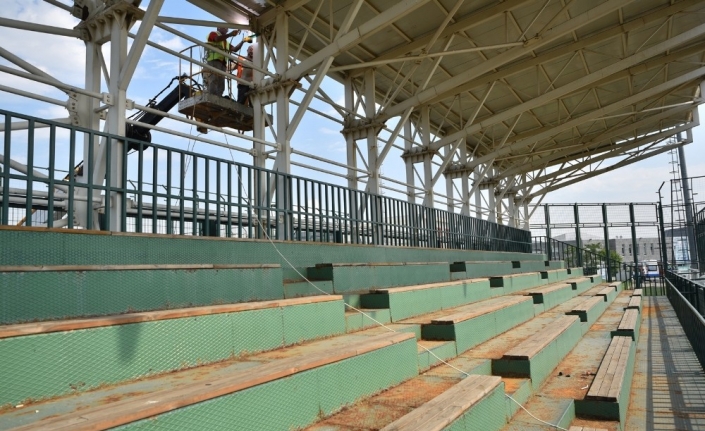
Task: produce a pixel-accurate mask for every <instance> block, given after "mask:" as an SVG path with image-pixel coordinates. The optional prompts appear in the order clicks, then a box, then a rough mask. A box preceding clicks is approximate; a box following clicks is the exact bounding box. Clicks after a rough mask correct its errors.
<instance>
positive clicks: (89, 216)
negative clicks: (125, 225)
mask: <svg viewBox="0 0 705 431" xmlns="http://www.w3.org/2000/svg"><path fill="white" fill-rule="evenodd" d="M94 142H95V135H94V134H93V132H88V160H84V161H83V169H84V171H85V172H86V175H85V176H84V178H86V183H87V184H88V192H87V193H86V224H87V225H88V226H86V229H93V209H94V207H95V203H94V202H93V172H94V167H93V159H94V158H95V157H94V148H93V143H94ZM72 174H74V175H75V172H72Z"/></svg>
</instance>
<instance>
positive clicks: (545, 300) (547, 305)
mask: <svg viewBox="0 0 705 431" xmlns="http://www.w3.org/2000/svg"><path fill="white" fill-rule="evenodd" d="M516 294H519V295H528V296H531V297H532V298H533V301H534V304H543V307H544V309H545V310H549V309H551V308H553V307H555V306H556V305H558V304H561V303H563V302H565V301H566V300H568V299H570V298H572V297H573V296H575V292H574V291H573V289H572V287H571V284H570V283H561V282H558V283H553V284H549V285H545V286H541V287H535V288H530V289H525V290H522V291H520V292H517V293H516Z"/></svg>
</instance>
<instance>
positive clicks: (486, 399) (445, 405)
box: [382, 375, 505, 431]
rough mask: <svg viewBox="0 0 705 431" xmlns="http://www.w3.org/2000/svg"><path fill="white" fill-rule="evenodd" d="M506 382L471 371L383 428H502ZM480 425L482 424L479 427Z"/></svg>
mask: <svg viewBox="0 0 705 431" xmlns="http://www.w3.org/2000/svg"><path fill="white" fill-rule="evenodd" d="M504 406H505V401H504V385H503V383H502V379H500V378H499V377H494V376H480V375H470V376H467V377H466V378H465V379H463V380H461V381H460V382H459V383H457V384H455V385H453V387H452V388H450V389H448V390H447V391H445V392H443V393H442V394H440V395H438V396H437V397H435V398H433V399H432V400H430V401H428V402H427V403H425V404H423V405H422V406H420V407H419V408H416V409H414V410H412V411H411V412H410V413H408V414H406V415H404V416H403V417H401V418H399V419H397V420H396V421H394V422H392V423H391V424H389V425H387V426H385V427H384V428H382V431H403V430H409V431H410V430H419V429H423V430H428V431H441V430H444V429H447V427H448V426H450V425H452V427H453V428H454V429H471V428H476V427H477V426H478V422H480V420H482V429H483V430H487V431H494V430H499V429H501V428H502V426H504V424H505V418H504V417H502V415H500V414H497V412H498V411H499V412H501V411H502V410H503V409H504ZM477 429H479V428H477Z"/></svg>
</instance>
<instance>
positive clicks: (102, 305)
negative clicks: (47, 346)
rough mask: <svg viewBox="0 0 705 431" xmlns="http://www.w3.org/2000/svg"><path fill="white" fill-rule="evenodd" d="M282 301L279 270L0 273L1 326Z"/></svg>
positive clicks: (124, 268) (70, 268) (12, 269)
mask: <svg viewBox="0 0 705 431" xmlns="http://www.w3.org/2000/svg"><path fill="white" fill-rule="evenodd" d="M193 286H198V287H199V288H198V289H194V288H193ZM283 297H284V293H283V287H282V270H281V267H280V266H279V265H278V264H248V265H212V264H197V265H59V266H2V267H0V304H2V305H0V324H13V323H20V322H33V321H41V320H56V319H67V318H77V317H86V316H101V315H110V314H119V313H126V312H134V311H149V310H160V309H165V308H182V307H191V306H205V305H214V304H226V303H238V302H249V301H266V300H272V299H281V298H283Z"/></svg>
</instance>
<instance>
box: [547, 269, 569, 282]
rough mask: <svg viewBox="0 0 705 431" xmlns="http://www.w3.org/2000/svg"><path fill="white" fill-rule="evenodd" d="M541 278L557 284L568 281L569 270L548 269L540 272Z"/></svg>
mask: <svg viewBox="0 0 705 431" xmlns="http://www.w3.org/2000/svg"><path fill="white" fill-rule="evenodd" d="M540 273H541V278H542V279H544V280H546V282H547V283H555V282H558V281H563V280H566V279H568V277H569V276H568V270H567V269H548V270H543V271H540Z"/></svg>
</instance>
